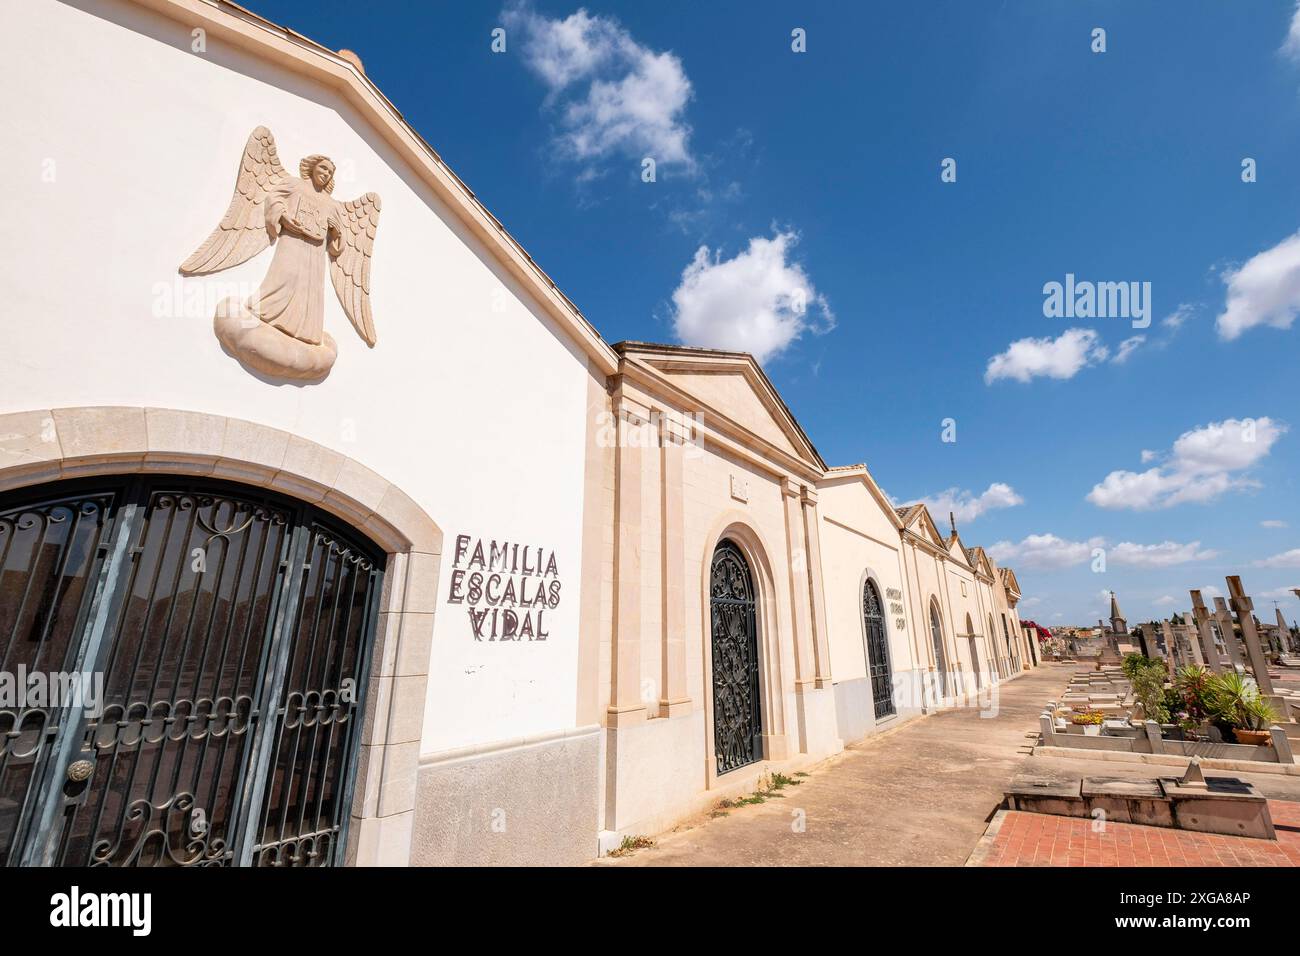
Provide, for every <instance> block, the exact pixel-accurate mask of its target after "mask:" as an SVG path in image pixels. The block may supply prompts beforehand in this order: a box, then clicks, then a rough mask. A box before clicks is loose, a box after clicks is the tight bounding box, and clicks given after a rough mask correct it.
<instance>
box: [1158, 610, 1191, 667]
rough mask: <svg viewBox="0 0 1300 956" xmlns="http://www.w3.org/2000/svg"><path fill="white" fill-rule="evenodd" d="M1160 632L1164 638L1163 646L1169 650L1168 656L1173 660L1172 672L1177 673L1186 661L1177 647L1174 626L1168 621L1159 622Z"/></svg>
mask: <svg viewBox="0 0 1300 956" xmlns="http://www.w3.org/2000/svg"><path fill="white" fill-rule="evenodd" d="M1160 633H1161V634H1162V635H1164V638H1165V648H1166V649H1167V650H1168V651H1169V658H1170V660H1171V661H1172V662H1173V673H1174V674H1177V673H1178V668H1179V667H1181V666H1182V665H1183V664H1184V663H1186V662H1185V661H1184V660H1183V659H1182V654H1181V653H1180V649H1179V647H1178V635H1176V634H1175V633H1174V627H1173V625H1172V624H1170V623H1169V622H1168V621H1161V622H1160Z"/></svg>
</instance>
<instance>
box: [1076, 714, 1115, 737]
mask: <svg viewBox="0 0 1300 956" xmlns="http://www.w3.org/2000/svg"><path fill="white" fill-rule="evenodd" d="M1105 719H1106V717H1105V715H1104V714H1100V713H1098V712H1097V711H1095V710H1089V711H1085V712H1084V713H1082V714H1075V715H1074V716H1073V717H1071V718H1070V723H1072V724H1074V725H1075V726H1076V727H1082V728H1083V732H1084V733H1085V734H1087V735H1088V736H1089V737H1099V736H1101V722H1102V721H1103V720H1105Z"/></svg>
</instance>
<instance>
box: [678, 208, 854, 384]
mask: <svg viewBox="0 0 1300 956" xmlns="http://www.w3.org/2000/svg"><path fill="white" fill-rule="evenodd" d="M798 241H799V237H798V236H797V235H796V234H795V233H793V232H780V233H777V234H776V235H775V236H773V237H772V238H770V239H766V238H763V237H761V236H756V237H754V238H753V239H750V240H749V248H747V249H745V250H744V251H743V252H739V253H737V254H736V256H735V258H733V259H723V258H722V255H721V253H720V252H719V253H710V250H709V247H708V246H700V247H699V249H697V250H696V251H695V257H694V258H693V259H692V260H691V262H690V264H689V265H688V266H687V267H686V269H685V270H683V272H682V281H681V284H680V285H678V286H677V289H676V290H675V291H674V292H673V306H674V314H673V331H674V332H675V333H676V335H677V338H678V339H679V340H680V341H681V342H683V343H685V344H686V345H698V346H703V347H705V348H716V349H729V350H732V351H739V352H751V353H753V355H754V358H756V359H758V361H759V362H766V361H767V360H768V359H770V358H772V357H773V356H776V355H779V354H780V353H781V352H782V351H784V350H785V349H786V348H787V347H789V345H790V344H791V343H792V342H794V340H795V339H797V338H798V337H799V336H800V335H802V334H803V332H804V331H805V330H810V331H813V332H815V333H818V334H820V333H823V332H828V331H830V330H831V329H832V328H834V327H835V315H834V313H833V312H831V308H830V305H829V304H828V303H827V301H826V298H825V297H824V296H822V295H821V294H820V293H818V292H817V290H816V289H815V288H814V287H813V284H812V282H811V281H810V280H809V278H808V275H807V273H805V272H804V269H803V266H801V265H800V264H799V263H797V262H793V261H790V259H789V256H790V251H791V249H792V247H793V246H794V245H795V243H796V242H798Z"/></svg>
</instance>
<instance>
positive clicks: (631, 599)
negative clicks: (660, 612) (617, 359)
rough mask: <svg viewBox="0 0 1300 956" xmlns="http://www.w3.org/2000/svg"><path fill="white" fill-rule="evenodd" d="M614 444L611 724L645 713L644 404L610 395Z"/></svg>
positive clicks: (627, 721)
mask: <svg viewBox="0 0 1300 956" xmlns="http://www.w3.org/2000/svg"><path fill="white" fill-rule="evenodd" d="M614 409H615V414H616V415H617V416H618V450H617V453H616V455H615V466H614V468H615V491H614V495H615V498H614V501H615V505H614V529H615V535H616V538H615V549H614V641H613V647H612V648H611V658H612V660H611V662H610V666H611V679H610V691H609V698H610V700H609V708H608V710H607V712H606V722H607V724H608V725H609V726H610V727H622V726H626V725H628V724H631V723H637V722H640V721H642V720H644V719H645V717H646V704H645V701H644V700H643V699H642V695H641V619H642V613H641V602H642V589H641V523H642V507H641V495H642V483H643V475H642V466H643V461H644V456H645V449H644V448H643V447H642V446H643V445H644V444H645V433H646V431H647V428H646V426H647V424H648V422H649V410H648V409H645V408H642V407H640V406H638V405H637V404H636V403H634V402H630V401H628V400H627V399H626V398H624V397H622V396H621V395H616V396H615V402H614Z"/></svg>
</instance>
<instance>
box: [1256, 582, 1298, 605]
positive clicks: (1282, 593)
mask: <svg viewBox="0 0 1300 956" xmlns="http://www.w3.org/2000/svg"><path fill="white" fill-rule="evenodd" d="M1296 588H1300V584H1292V585H1289V586H1288V587H1283V588H1273V590H1271V591H1261V592H1260V593H1259V597H1261V598H1263V599H1264V600H1265V601H1294V600H1295V599H1296V596H1295V589H1296Z"/></svg>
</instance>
